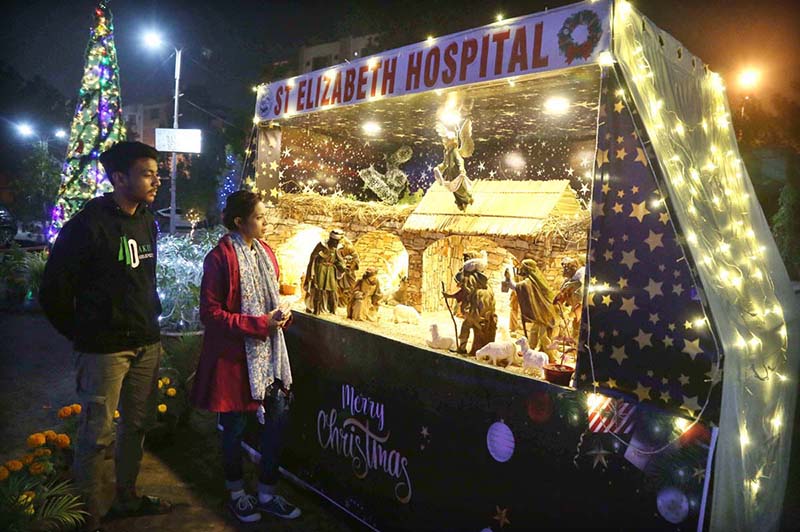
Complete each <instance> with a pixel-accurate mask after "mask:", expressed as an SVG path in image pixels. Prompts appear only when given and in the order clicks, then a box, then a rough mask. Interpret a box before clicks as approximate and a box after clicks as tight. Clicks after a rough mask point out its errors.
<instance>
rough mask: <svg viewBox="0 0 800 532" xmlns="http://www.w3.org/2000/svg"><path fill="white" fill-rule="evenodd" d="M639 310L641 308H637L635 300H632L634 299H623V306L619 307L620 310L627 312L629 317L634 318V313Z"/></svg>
mask: <svg viewBox="0 0 800 532" xmlns="http://www.w3.org/2000/svg"><path fill="white" fill-rule="evenodd" d="M638 308H639V307H637V306H636V305H635V304H634V298H632V297H623V298H622V306H621V307H619V309H620V310H624V311H625V312H627V313H628V316H632V315H633V311H634V310H636V309H638Z"/></svg>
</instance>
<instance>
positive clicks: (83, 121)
mask: <svg viewBox="0 0 800 532" xmlns="http://www.w3.org/2000/svg"><path fill="white" fill-rule="evenodd" d="M107 4H108V0H101V1H100V3H99V4H98V6H97V8H96V9H95V10H94V25H93V26H92V28H91V30H90V32H89V44H88V46H87V48H86V66H85V67H84V71H83V79H82V80H81V88H80V91H79V92H78V106H77V108H76V109H75V115H74V116H73V118H72V126H71V127H70V137H69V144H68V147H67V156H66V159H65V161H64V166H63V167H62V172H61V187H60V189H59V192H58V198H57V199H56V203H55V207H54V208H53V215H52V223H51V226H50V228H49V229H48V237H49V239H50V241H51V242H52V241H53V240H54V239H55V237H56V235H58V232H59V231H60V230H61V227H62V226H63V225H64V223H65V222H66V221H67V220H69V218H70V217H71V216H72V215H73V214H75V213H76V212H78V210H80V209H81V207H83V204H84V203H86V201H88V200H90V199H92V198H94V197H95V196H99V195H101V194H103V193H104V192H109V191H111V183H110V182H109V181H108V179H107V178H106V175H105V171H104V170H103V167H102V165H101V164H100V162H99V160H98V157H99V156H100V154H101V153H103V152H104V151H105V150H107V149H108V148H110V147H111V146H112V145H113V144H115V143H117V142H119V141H121V140H125V126H124V125H123V123H122V104H121V100H120V89H119V65H118V64H117V51H116V48H115V46H114V24H113V22H112V15H111V11H110V10H109V9H108V5H107Z"/></svg>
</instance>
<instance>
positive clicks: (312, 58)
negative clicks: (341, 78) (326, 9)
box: [298, 33, 379, 74]
mask: <svg viewBox="0 0 800 532" xmlns="http://www.w3.org/2000/svg"><path fill="white" fill-rule="evenodd" d="M378 36H379V34H377V33H373V34H371V35H363V36H361V37H352V36H348V37H343V38H341V39H339V40H338V41H333V42H327V43H320V44H314V45H309V46H303V47H301V48H300V50H299V52H298V66H299V71H300V73H301V74H305V73H306V72H311V71H312V70H318V69H320V68H325V67H328V66H331V65H337V64H339V63H341V62H343V61H345V60H347V61H349V60H351V59H353V58H358V57H363V56H364V55H369V54H370V53H371V52H370V50H371V49H373V48H374V47H375V46H376V44H377V42H378Z"/></svg>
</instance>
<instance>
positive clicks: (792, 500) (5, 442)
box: [0, 311, 800, 532]
mask: <svg viewBox="0 0 800 532" xmlns="http://www.w3.org/2000/svg"><path fill="white" fill-rule="evenodd" d="M799 390H800V388H799ZM75 400H76V397H75V391H74V371H73V368H72V360H71V348H70V346H69V344H68V343H67V342H66V341H65V340H64V339H63V338H61V337H60V336H58V335H57V334H56V333H55V332H54V330H53V329H52V328H51V327H50V325H49V324H48V323H47V321H46V320H45V319H44V318H43V317H42V315H41V314H38V313H9V312H3V311H0V405H2V407H3V412H2V415H0V435H2V437H0V463H2V462H4V461H5V460H7V459H9V458H11V457H16V456H18V455H20V454H21V453H22V452H23V450H24V446H25V438H26V437H27V435H28V434H30V433H31V432H34V431H37V430H43V429H46V428H49V427H51V426H54V425H56V424H57V423H56V422H57V418H56V411H57V410H58V408H59V407H60V406H62V405H64V404H70V403H73V402H75ZM214 424H215V418H214V416H213V415H207V414H203V413H197V412H196V413H193V414H192V417H191V419H190V422H189V424H188V426H187V427H186V428H185V429H183V430H182V432H181V433H180V436H179V437H177V438H175V441H170V440H169V439H168V438H165V437H164V436H163V434H161V435H159V434H158V433H156V434H155V435H153V437H152V438H150V440H149V442H150V443H149V444H148V450H147V453H146V454H145V458H144V462H143V467H142V472H141V475H140V477H139V480H140V482H139V487H140V489H141V490H142V491H144V492H146V493H150V494H153V495H158V496H162V497H165V498H168V499H169V500H171V501H172V502H173V503H176V505H177V506H176V508H175V510H174V511H173V513H172V514H170V515H166V516H157V517H148V518H136V519H123V520H116V521H111V522H108V523H107V530H108V531H109V532H134V531H140V530H159V531H160V530H170V531H172V530H175V531H192V532H195V531H211V530H214V531H223V530H245V531H247V530H253V531H255V530H266V529H269V530H281V531H314V532H327V531H330V532H340V531H349V530H361V528H360V526H359V525H358V524H357V523H356V522H354V521H352V520H351V519H349V518H348V517H347V516H346V515H344V514H343V513H342V512H341V511H339V510H338V509H336V508H335V507H333V506H332V505H330V504H329V503H327V502H326V501H324V500H321V499H320V498H319V497H317V496H316V495H315V494H313V493H310V492H308V491H305V490H303V489H300V488H298V487H296V486H294V485H291V484H289V483H288V482H285V483H284V484H283V488H284V494H285V495H286V496H287V498H288V499H289V500H291V501H292V502H294V503H295V504H297V505H299V506H300V507H301V508H302V509H303V516H302V517H301V518H300V519H298V520H296V521H291V522H283V521H278V520H276V519H267V520H265V521H264V522H262V523H259V524H255V525H248V526H237V523H235V522H234V521H232V520H231V519H230V518H229V517H228V516H227V515H226V513H225V512H224V511H223V507H222V505H223V500H224V496H225V492H224V490H223V488H222V474H221V471H220V469H219V465H218V450H217V445H218V435H217V433H216V431H215V427H214ZM792 444H793V452H792V461H791V464H790V472H789V485H788V488H787V492H786V504H785V505H784V515H783V525H784V526H783V530H786V531H790V530H800V503H798V502H797V501H800V408H798V409H797V412H796V416H795V425H794V438H793V442H792ZM249 474H251V475H252V468H250V470H249Z"/></svg>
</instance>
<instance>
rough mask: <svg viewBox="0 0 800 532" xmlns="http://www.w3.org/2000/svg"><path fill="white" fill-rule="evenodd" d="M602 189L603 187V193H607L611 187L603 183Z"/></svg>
mask: <svg viewBox="0 0 800 532" xmlns="http://www.w3.org/2000/svg"><path fill="white" fill-rule="evenodd" d="M602 189H603V194H608V191H609V190H611V187H610V186H608V183H603V186H602Z"/></svg>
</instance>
